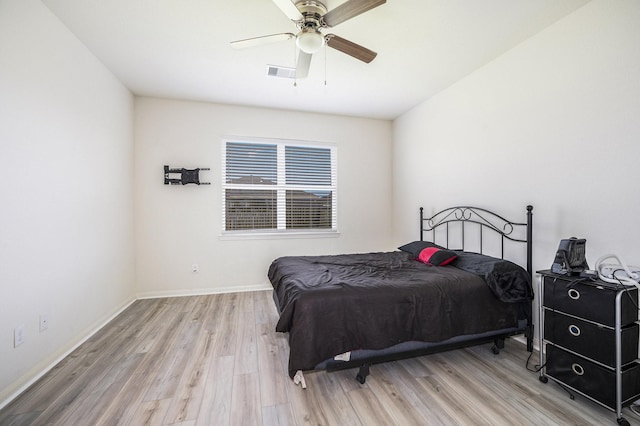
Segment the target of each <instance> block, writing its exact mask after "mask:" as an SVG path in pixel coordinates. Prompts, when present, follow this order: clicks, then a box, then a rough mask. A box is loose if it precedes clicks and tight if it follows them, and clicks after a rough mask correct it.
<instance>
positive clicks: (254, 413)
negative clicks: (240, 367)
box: [230, 373, 262, 426]
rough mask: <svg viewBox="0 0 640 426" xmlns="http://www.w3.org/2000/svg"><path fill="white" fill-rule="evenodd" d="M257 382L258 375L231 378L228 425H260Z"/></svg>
mask: <svg viewBox="0 0 640 426" xmlns="http://www.w3.org/2000/svg"><path fill="white" fill-rule="evenodd" d="M259 382H260V377H259V376H258V373H249V374H236V375H234V376H233V390H232V391H231V416H230V424H232V425H255V426H260V425H261V424H262V406H261V404H260V385H259Z"/></svg>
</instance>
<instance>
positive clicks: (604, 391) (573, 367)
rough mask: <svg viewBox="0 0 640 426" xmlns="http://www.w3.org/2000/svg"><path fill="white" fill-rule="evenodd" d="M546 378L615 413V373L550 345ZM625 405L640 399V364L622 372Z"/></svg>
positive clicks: (629, 365)
mask: <svg viewBox="0 0 640 426" xmlns="http://www.w3.org/2000/svg"><path fill="white" fill-rule="evenodd" d="M546 359H547V361H546V374H547V375H548V376H549V377H551V378H553V379H556V380H559V381H561V382H562V383H564V384H566V385H568V386H570V387H572V388H574V389H576V390H578V391H580V392H582V393H584V394H585V395H588V396H590V397H591V398H593V399H595V400H597V401H600V402H601V403H602V404H604V405H606V406H607V407H609V408H611V409H615V406H616V391H615V389H616V374H615V371H614V370H610V369H608V368H605V367H602V366H600V365H598V364H595V363H593V362H591V361H587V360H586V359H584V358H582V357H579V356H577V355H573V354H571V353H569V352H566V351H564V350H562V349H560V348H557V347H555V346H553V345H547V358H546ZM621 380H622V401H621V402H622V403H625V402H627V401H629V400H632V399H637V398H638V395H640V364H638V363H635V362H634V363H631V364H628V365H626V366H625V367H624V368H623V369H622V377H621Z"/></svg>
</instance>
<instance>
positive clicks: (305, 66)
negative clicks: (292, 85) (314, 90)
mask: <svg viewBox="0 0 640 426" xmlns="http://www.w3.org/2000/svg"><path fill="white" fill-rule="evenodd" d="M312 56H313V55H310V54H308V53H305V52H303V51H302V50H301V51H300V53H299V54H298V63H297V64H296V79H298V78H306V77H307V76H308V75H309V66H310V65H311V57H312Z"/></svg>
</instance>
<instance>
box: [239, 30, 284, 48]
mask: <svg viewBox="0 0 640 426" xmlns="http://www.w3.org/2000/svg"><path fill="white" fill-rule="evenodd" d="M295 36H296V35H295V34H293V33H280V34H271V35H266V36H260V37H252V38H245V39H243V40H236V41H232V42H231V47H234V48H236V49H245V48H247V47H255V46H262V45H263V44H268V43H275V42H278V41H286V40H291V39H292V38H295Z"/></svg>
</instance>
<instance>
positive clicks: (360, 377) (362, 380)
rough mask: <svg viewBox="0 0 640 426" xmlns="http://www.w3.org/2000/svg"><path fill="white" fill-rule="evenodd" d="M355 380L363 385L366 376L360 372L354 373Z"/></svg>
mask: <svg viewBox="0 0 640 426" xmlns="http://www.w3.org/2000/svg"><path fill="white" fill-rule="evenodd" d="M356 380H357V381H358V383H360V384H361V385H364V382H366V381H367V378H366V376H363V375H361V374H357V375H356Z"/></svg>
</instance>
